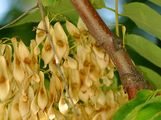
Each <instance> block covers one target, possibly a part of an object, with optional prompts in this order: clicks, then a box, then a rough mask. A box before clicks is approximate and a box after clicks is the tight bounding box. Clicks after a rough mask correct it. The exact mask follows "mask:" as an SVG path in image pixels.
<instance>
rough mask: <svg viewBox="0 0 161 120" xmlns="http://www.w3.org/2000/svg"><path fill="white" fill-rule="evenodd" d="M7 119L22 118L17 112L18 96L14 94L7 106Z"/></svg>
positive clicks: (20, 119) (17, 119)
mask: <svg viewBox="0 0 161 120" xmlns="http://www.w3.org/2000/svg"><path fill="white" fill-rule="evenodd" d="M9 120H22V118H21V114H20V112H19V96H18V95H16V96H15V97H14V99H13V101H12V103H11V105H10V107H9Z"/></svg>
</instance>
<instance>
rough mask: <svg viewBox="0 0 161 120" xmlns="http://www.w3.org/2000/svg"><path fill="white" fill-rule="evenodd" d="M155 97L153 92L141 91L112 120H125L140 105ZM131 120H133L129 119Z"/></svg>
mask: <svg viewBox="0 0 161 120" xmlns="http://www.w3.org/2000/svg"><path fill="white" fill-rule="evenodd" d="M152 95H153V92H152V91H150V90H141V91H139V92H138V94H137V96H136V98H135V99H133V100H131V101H129V102H128V103H127V104H125V105H123V106H122V107H121V108H119V110H118V111H117V112H116V113H115V115H114V116H113V119H112V120H125V118H126V117H127V115H128V114H130V113H131V111H132V110H133V109H134V108H135V107H136V106H138V105H141V104H143V103H144V102H145V101H146V100H147V99H148V98H149V97H150V96H152ZM129 120H131V119H129Z"/></svg>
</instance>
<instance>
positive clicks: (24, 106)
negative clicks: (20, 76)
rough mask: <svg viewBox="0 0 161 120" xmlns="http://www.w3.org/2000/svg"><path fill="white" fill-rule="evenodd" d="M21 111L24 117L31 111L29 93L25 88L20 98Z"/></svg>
mask: <svg viewBox="0 0 161 120" xmlns="http://www.w3.org/2000/svg"><path fill="white" fill-rule="evenodd" d="M19 111H20V114H21V117H22V118H25V117H27V116H28V114H29V111H30V101H29V98H28V95H27V93H26V92H25V91H24V90H22V93H21V96H20V98H19Z"/></svg>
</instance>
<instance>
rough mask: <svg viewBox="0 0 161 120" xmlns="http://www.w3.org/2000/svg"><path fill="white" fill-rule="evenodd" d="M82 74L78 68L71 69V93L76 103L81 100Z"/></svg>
mask: <svg viewBox="0 0 161 120" xmlns="http://www.w3.org/2000/svg"><path fill="white" fill-rule="evenodd" d="M80 86H81V83H80V76H79V71H78V70H77V69H71V70H69V93H70V95H71V97H72V99H73V102H74V104H76V103H77V102H78V101H79V96H78V93H79V90H80Z"/></svg>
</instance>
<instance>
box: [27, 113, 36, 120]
mask: <svg viewBox="0 0 161 120" xmlns="http://www.w3.org/2000/svg"><path fill="white" fill-rule="evenodd" d="M28 120H38V116H37V114H36V115H34V114H31V115H30V117H29V118H28Z"/></svg>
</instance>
